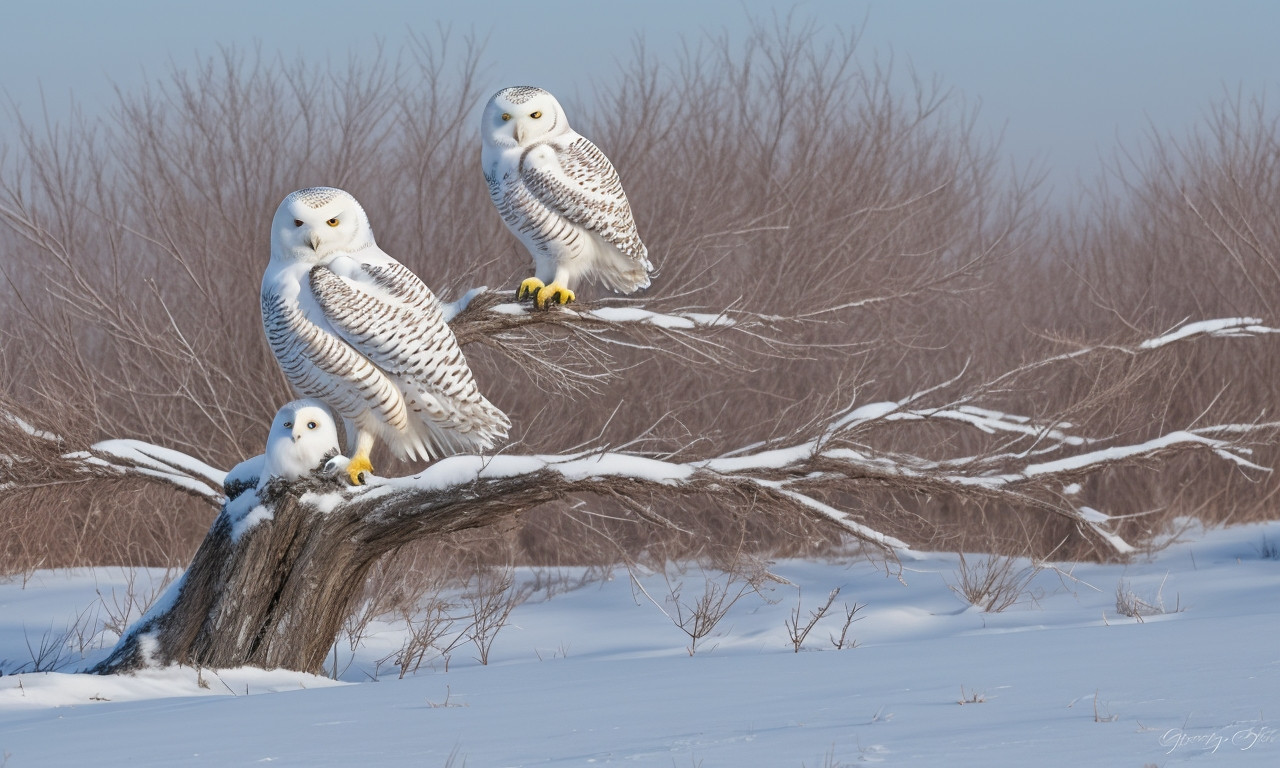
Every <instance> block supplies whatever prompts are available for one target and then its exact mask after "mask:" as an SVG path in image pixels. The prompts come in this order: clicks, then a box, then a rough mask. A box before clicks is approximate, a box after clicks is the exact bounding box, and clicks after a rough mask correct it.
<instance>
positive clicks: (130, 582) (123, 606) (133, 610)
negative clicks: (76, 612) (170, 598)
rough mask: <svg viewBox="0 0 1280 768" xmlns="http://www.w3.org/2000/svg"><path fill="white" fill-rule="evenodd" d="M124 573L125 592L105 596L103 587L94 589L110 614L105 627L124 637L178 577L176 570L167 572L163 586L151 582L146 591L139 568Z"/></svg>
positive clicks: (112, 590) (113, 588)
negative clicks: (141, 581)
mask: <svg viewBox="0 0 1280 768" xmlns="http://www.w3.org/2000/svg"><path fill="white" fill-rule="evenodd" d="M122 573H123V575H124V587H123V590H122V591H121V592H117V591H116V588H115V587H112V588H111V591H110V593H109V594H103V592H102V590H101V589H100V588H99V589H95V590H94V592H96V593H97V595H98V603H99V605H100V606H101V608H102V611H103V612H105V613H106V617H105V618H104V619H102V628H103V629H105V630H107V631H109V632H111V633H112V634H114V635H115V636H117V637H121V636H123V635H124V633H125V630H126V629H128V628H129V625H130V624H132V623H133V622H135V621H137V620H138V619H139V618H141V617H142V616H143V615H144V614H145V613H146V612H147V611H149V610H151V606H153V605H155V602H156V600H158V599H159V598H160V596H161V595H163V594H164V591H165V590H166V589H167V588H168V587H169V585H170V584H171V583H172V582H173V580H174V578H175V577H176V576H177V575H178V572H177V571H176V570H173V569H170V570H166V571H165V573H164V576H163V577H162V578H161V580H160V583H159V584H156V583H155V582H154V581H151V583H150V584H149V585H148V586H147V587H146V588H143V587H142V586H141V585H139V584H138V570H137V569H136V568H123V569H122Z"/></svg>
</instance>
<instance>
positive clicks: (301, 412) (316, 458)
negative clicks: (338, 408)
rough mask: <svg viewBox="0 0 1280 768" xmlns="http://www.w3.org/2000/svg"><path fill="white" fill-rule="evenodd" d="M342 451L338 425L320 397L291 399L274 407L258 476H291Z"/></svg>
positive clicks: (316, 467)
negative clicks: (275, 408) (264, 457)
mask: <svg viewBox="0 0 1280 768" xmlns="http://www.w3.org/2000/svg"><path fill="white" fill-rule="evenodd" d="M339 453H341V451H340V450H338V427H337V425H335V424H334V422H333V416H332V415H330V413H329V409H328V408H326V407H325V405H324V403H322V402H320V401H319V400H312V399H306V400H294V401H293V402H291V403H285V404H284V406H283V407H281V408H280V410H278V411H276V418H275V421H272V422H271V432H270V433H268V434H267V454H266V456H267V460H266V464H265V466H264V467H263V469H262V477H261V478H260V480H266V479H267V478H272V477H280V478H284V479H285V480H294V479H297V478H299V477H305V476H306V475H308V474H310V473H311V470H313V469H318V468H319V467H320V465H321V464H323V463H324V462H326V461H328V460H329V459H331V458H333V457H334V456H336V455H338V454H339Z"/></svg>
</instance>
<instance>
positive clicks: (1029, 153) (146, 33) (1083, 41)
mask: <svg viewBox="0 0 1280 768" xmlns="http://www.w3.org/2000/svg"><path fill="white" fill-rule="evenodd" d="M793 7H794V9H795V17H796V18H797V19H798V20H801V21H804V20H808V19H814V20H817V21H818V22H820V23H821V24H822V25H823V26H829V27H840V28H846V29H847V28H851V27H853V28H860V29H863V30H864V31H863V35H862V39H861V44H860V47H859V51H860V54H859V55H860V58H861V59H862V60H863V61H864V62H870V61H872V60H873V58H874V57H877V56H878V57H881V58H882V59H884V58H886V57H888V56H890V55H892V56H893V59H894V63H895V68H897V69H898V70H900V71H905V65H907V64H910V65H911V66H913V67H914V68H915V69H916V70H917V71H918V72H919V73H921V74H923V75H926V76H932V75H935V74H937V75H940V76H941V77H942V79H943V81H944V83H945V84H947V85H948V86H950V87H952V88H953V89H954V91H955V92H956V93H957V94H958V95H959V96H961V97H962V98H963V99H964V100H965V103H966V104H969V105H980V112H979V121H978V127H979V129H980V130H982V131H984V132H986V133H989V134H998V133H1000V132H1003V135H1004V141H1003V147H1004V148H1005V150H1006V154H1007V155H1008V156H1009V157H1011V158H1014V159H1015V160H1018V161H1020V162H1025V161H1027V160H1031V159H1038V160H1040V161H1042V162H1043V163H1045V164H1046V165H1047V166H1048V168H1049V170H1050V171H1051V176H1050V181H1051V182H1052V184H1053V185H1054V186H1055V187H1057V188H1058V189H1059V191H1061V190H1063V189H1066V188H1069V187H1071V185H1072V184H1073V182H1074V181H1075V180H1076V179H1078V178H1083V179H1085V180H1088V179H1090V178H1092V177H1093V176H1094V175H1095V174H1096V173H1097V171H1098V169H1099V166H1100V162H1099V159H1100V158H1106V159H1109V158H1111V157H1113V156H1114V154H1115V151H1116V149H1117V147H1118V146H1121V145H1123V146H1128V147H1136V146H1137V145H1138V141H1139V140H1140V138H1141V137H1142V135H1143V134H1144V133H1145V132H1147V131H1149V130H1151V129H1152V128H1153V127H1154V128H1155V129H1157V130H1159V131H1161V132H1168V133H1172V134H1173V135H1175V136H1176V135H1182V134H1183V133H1184V132H1185V131H1186V130H1187V129H1188V128H1189V127H1190V126H1191V125H1192V124H1193V123H1194V122H1195V121H1196V120H1197V119H1198V118H1199V117H1200V116H1201V115H1202V114H1203V112H1204V110H1205V108H1206V107H1207V106H1208V105H1210V104H1211V103H1213V102H1214V101H1216V100H1218V99H1221V98H1222V97H1223V96H1224V94H1226V93H1228V92H1232V93H1234V92H1235V91H1237V89H1239V90H1241V91H1242V92H1243V93H1244V94H1245V95H1246V96H1249V95H1252V94H1264V93H1267V92H1268V91H1274V89H1275V86H1276V83H1277V79H1278V78H1280V45H1276V44H1275V39H1274V38H1275V31H1276V30H1277V29H1280V3H1275V2H1271V0H1225V1H1223V2H1212V3H1211V2H1192V1H1190V0H1133V1H1130V2H1124V1H1120V0H1062V1H1055V2H1048V1H1037V2H1030V1H1029V0H1028V1H1022V0H971V1H970V2H941V1H940V0H935V1H932V2H929V1H926V0H893V1H892V2H890V1H889V0H804V1H802V2H799V3H798V4H794V6H793V4H792V3H789V2H788V3H765V2H753V1H751V0H645V1H644V2H620V1H619V0H598V1H597V2H586V1H585V0H538V1H535V0H525V1H524V2H516V1H515V0H500V1H499V2H487V3H480V2H475V3H473V2H461V0H455V1H454V2H432V1H431V0H424V1H420V2H415V1H413V0H399V1H398V2H391V1H380V0H368V1H366V2H359V3H356V2H352V1H351V0H309V1H308V2H296V1H294V0H285V1H282V2H262V1H261V0H252V1H250V0H220V1H219V2H200V3H195V2H191V3H187V2H174V1H173V0H120V2H117V3H113V4H111V5H110V6H109V7H108V6H102V5H101V4H100V3H96V2H89V1H88V0H51V1H50V2H41V3H37V2H30V1H28V2H22V3H7V4H6V7H5V9H4V26H5V29H6V34H5V44H4V45H3V46H0V72H3V83H2V85H0V87H2V88H3V90H4V92H5V93H7V94H8V96H9V98H10V99H11V100H12V102H13V103H15V104H16V106H17V108H18V110H19V111H20V113H21V114H22V115H23V116H24V117H25V118H26V119H27V120H28V121H32V120H38V118H39V116H40V109H41V95H40V94H41V89H43V93H44V97H45V101H46V103H47V105H48V110H49V113H50V114H51V115H53V116H55V117H59V116H62V115H65V114H66V111H67V104H68V103H69V101H70V98H71V97H72V96H74V98H75V99H76V101H77V102H78V103H79V104H81V105H82V106H83V107H84V109H85V110H86V111H87V112H89V113H91V114H93V113H96V112H97V111H99V110H100V108H101V107H102V106H103V105H104V104H109V103H111V100H112V98H113V87H115V86H119V87H121V88H124V89H126V90H128V89H129V88H130V87H131V86H136V85H137V84H138V83H139V82H140V81H141V80H142V79H143V78H144V77H149V78H152V79H157V78H161V77H163V76H164V74H165V73H166V69H167V67H168V66H169V65H170V63H171V62H172V63H175V64H177V65H178V66H186V65H188V64H189V63H190V62H192V61H194V60H195V57H196V56H197V55H200V54H210V53H216V51H217V49H218V48H219V46H236V47H241V48H246V49H247V48H252V47H253V46H254V45H261V47H262V49H263V51H264V52H266V53H269V54H274V53H276V52H279V53H280V54H283V55H284V56H285V57H287V58H290V59H292V58H294V57H296V56H298V55H302V56H304V57H306V58H307V59H309V60H314V61H316V62H317V63H318V64H319V63H323V62H325V61H333V62H334V63H335V64H338V65H341V64H342V63H344V62H345V61H346V59H347V56H348V54H352V53H354V54H356V55H358V56H372V52H373V51H374V49H375V48H376V46H377V44H378V41H379V40H381V41H384V42H385V43H386V44H387V45H388V47H389V48H392V49H394V48H396V47H398V45H399V43H400V42H401V41H402V40H403V39H404V37H405V35H406V32H407V30H409V29H412V30H417V31H421V32H428V33H430V32H433V31H434V30H435V27H436V25H437V24H446V25H451V27H452V29H453V30H454V31H455V32H457V33H465V32H468V31H471V30H474V31H475V32H476V33H477V34H478V35H479V36H480V37H481V38H485V37H487V45H486V48H485V52H486V56H485V60H486V62H487V63H488V65H489V66H488V68H487V70H486V71H485V72H484V73H483V74H484V82H485V90H486V91H488V90H489V89H497V88H498V87H501V86H505V85H513V84H524V83H528V84H535V85H541V86H544V87H546V88H548V89H550V90H552V91H553V92H559V93H567V94H569V95H575V94H576V95H580V96H582V97H584V98H585V97H587V96H588V95H589V94H590V92H591V90H592V88H593V87H594V86H595V85H596V84H603V83H607V82H608V81H609V80H610V78H611V76H612V75H613V73H614V72H615V70H616V68H617V66H618V65H619V64H623V63H626V62H627V61H628V60H629V57H630V51H631V43H632V41H633V40H634V39H636V38H637V37H638V36H643V38H644V39H645V41H646V45H647V47H648V49H649V50H650V51H651V52H652V53H653V54H654V55H656V56H662V55H665V54H669V53H670V52H672V51H673V50H674V49H675V48H676V46H678V45H679V44H680V42H681V40H682V39H684V40H688V41H690V42H695V43H696V41H697V40H699V39H701V38H702V37H703V35H704V34H706V33H708V32H717V31H720V30H724V29H727V30H729V31H730V33H735V32H736V33H738V34H739V36H740V35H741V33H742V32H743V30H744V29H745V28H746V26H747V23H748V22H747V19H748V16H756V17H758V18H765V19H768V18H770V17H771V16H772V15H773V14H774V13H780V14H784V15H785V14H786V13H787V12H788V10H790V9H792V8H793ZM1272 95H1274V94H1272ZM477 106H479V105H477ZM13 131H14V121H13V116H12V111H9V112H7V113H4V114H3V115H2V116H0V137H3V138H5V139H8V138H9V137H11V136H12V135H13Z"/></svg>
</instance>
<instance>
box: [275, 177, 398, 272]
mask: <svg viewBox="0 0 1280 768" xmlns="http://www.w3.org/2000/svg"><path fill="white" fill-rule="evenodd" d="M373 244H374V240H373V229H372V228H371V227H370V226H369V217H368V216H366V215H365V212H364V208H361V207H360V203H358V202H356V199H355V198H354V197H352V196H351V195H350V194H348V193H347V192H344V191H342V190H341V189H334V188H333V187H307V188H306V189H300V190H298V191H297V192H293V193H290V194H289V196H288V197H286V198H285V199H284V200H283V201H282V202H281V203H280V207H279V208H277V209H276V215H275V218H274V219H272V220H271V258H273V259H285V260H288V261H304V262H307V263H315V264H323V263H325V262H327V261H328V260H329V259H330V258H332V257H333V255H334V254H337V253H344V252H345V253H350V252H352V251H356V250H359V249H361V248H364V247H367V246H370V245H373Z"/></svg>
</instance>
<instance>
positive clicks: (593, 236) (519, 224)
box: [480, 86, 653, 308]
mask: <svg viewBox="0 0 1280 768" xmlns="http://www.w3.org/2000/svg"><path fill="white" fill-rule="evenodd" d="M480 136H481V138H482V139H483V142H484V148H483V150H482V151H481V155H480V159H481V162H482V163H483V165H484V178H485V181H487V182H488V184H489V196H490V198H492V199H493V204H494V205H495V206H497V208H498V213H500V214H501V215H502V221H503V222H504V223H505V224H506V225H507V228H508V229H510V230H511V233H512V234H514V235H515V236H516V237H517V238H518V239H519V240H520V242H521V243H523V244H524V246H525V247H526V248H528V249H529V253H530V254H532V256H533V264H534V276H533V277H530V278H528V279H526V280H525V281H524V282H523V283H521V284H520V290H519V292H518V293H517V294H516V298H517V299H524V298H525V297H532V298H533V300H534V302H535V303H536V304H537V305H538V307H540V308H545V307H546V304H547V302H548V301H558V302H559V303H561V304H566V303H568V302H570V301H573V300H574V298H575V297H574V292H573V290H574V288H575V287H576V286H578V285H579V283H580V282H581V281H583V280H588V279H593V278H594V279H597V280H599V281H600V282H602V283H604V284H605V285H606V286H608V287H609V288H610V289H612V290H614V291H618V292H620V293H631V292H633V291H637V290H639V289H641V288H647V287H648V286H649V273H650V272H652V271H653V265H652V264H650V263H649V252H648V250H647V249H646V248H645V246H644V243H643V242H641V240H640V235H639V233H637V232H636V222H635V219H633V218H632V216H631V206H630V204H628V203H627V196H626V194H624V193H623V191H622V182H621V180H620V179H619V178H618V172H617V171H616V170H614V167H613V164H612V163H610V162H609V158H607V157H605V156H604V153H603V152H601V151H600V149H599V147H597V146H596V145H595V144H592V143H591V141H590V140H589V139H587V138H585V137H583V136H581V135H580V134H578V133H577V132H576V131H574V130H573V129H572V128H570V127H569V120H568V118H566V117H565V114H564V110H563V109H562V108H561V107H560V102H558V101H556V98H555V97H554V96H552V95H551V94H550V93H547V92H546V91H544V90H542V89H541V88H533V87H530V86H516V87H513V88H504V89H502V90H501V91H498V92H497V93H496V94H494V96H493V98H492V99H490V100H489V104H488V105H487V106H486V107H485V110H484V117H483V118H482V121H481V127H480Z"/></svg>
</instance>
